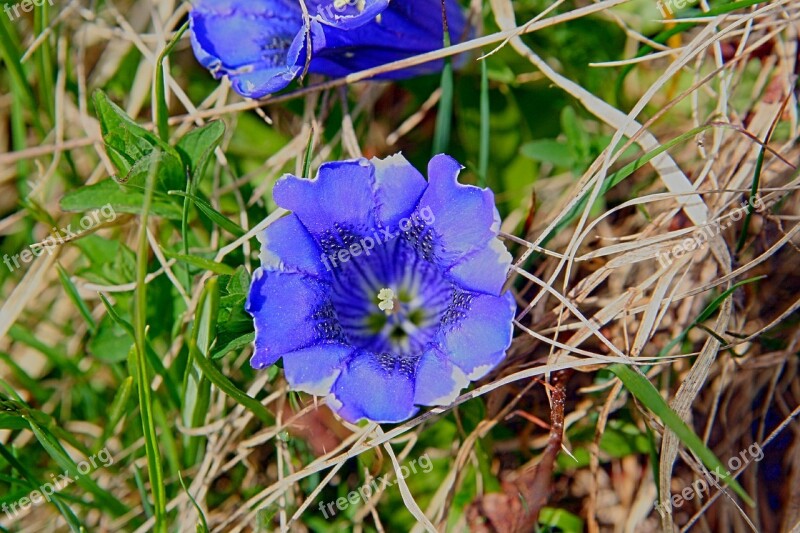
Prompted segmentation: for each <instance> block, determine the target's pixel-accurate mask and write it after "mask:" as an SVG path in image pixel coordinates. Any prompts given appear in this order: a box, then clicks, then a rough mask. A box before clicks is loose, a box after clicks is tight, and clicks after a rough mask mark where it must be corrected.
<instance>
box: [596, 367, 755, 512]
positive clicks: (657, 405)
mask: <svg viewBox="0 0 800 533" xmlns="http://www.w3.org/2000/svg"><path fill="white" fill-rule="evenodd" d="M608 369H609V370H610V371H611V372H613V373H614V374H615V375H616V376H617V377H618V378H619V379H620V381H622V383H623V384H624V385H625V388H626V389H628V391H630V393H631V394H633V395H634V396H635V397H636V399H637V400H639V401H640V402H642V404H644V406H645V407H647V408H648V409H649V410H650V411H652V412H653V414H655V415H656V416H657V417H658V418H659V419H661V421H662V422H663V423H664V425H665V426H666V427H668V428H669V429H670V430H671V431H672V432H673V433H675V435H677V436H678V438H679V439H680V441H681V442H682V443H683V444H684V445H685V446H686V447H687V448H689V449H690V450H691V451H692V452H693V453H694V454H695V455H696V456H697V457H698V458H699V459H700V461H701V462H702V463H703V465H705V467H706V468H708V470H709V471H713V472H716V473H717V474H719V477H720V479H721V480H723V481H725V482H726V483H727V484H728V485H730V487H731V488H732V489H733V490H734V492H736V494H738V495H739V496H740V497H741V498H742V500H744V502H745V503H746V504H747V505H750V506H753V505H754V503H753V500H752V498H750V496H748V494H747V492H745V490H744V489H743V488H742V486H741V485H739V483H738V482H737V481H736V480H735V479H734V478H733V477H731V475H730V473H729V472H728V471H727V470H725V466H724V465H723V464H722V462H721V461H720V460H719V459H718V458H717V456H716V455H714V452H712V451H711V450H710V449H709V448H708V447H707V446H706V445H705V443H704V442H703V441H702V440H700V437H698V436H697V434H696V433H695V432H694V431H692V429H691V428H690V427H689V426H687V425H686V422H684V421H683V420H682V419H681V417H679V416H678V414H677V413H676V412H675V411H673V410H672V408H670V406H669V405H668V404H667V402H666V401H664V398H662V397H661V395H660V394H659V393H658V390H657V389H656V388H655V387H654V386H653V384H652V383H650V381H649V380H648V379H647V378H646V377H644V376H643V375H642V374H641V373H640V372H638V371H636V370H634V369H632V368H631V367H629V366H627V365H623V364H621V363H617V364H613V365H611V366H609V367H608Z"/></svg>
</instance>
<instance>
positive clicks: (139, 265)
mask: <svg viewBox="0 0 800 533" xmlns="http://www.w3.org/2000/svg"><path fill="white" fill-rule="evenodd" d="M157 161H158V158H156V159H155V163H154V165H153V167H152V169H151V171H150V173H149V174H148V176H147V182H146V186H145V195H144V205H143V206H142V217H141V223H140V224H141V225H140V226H139V238H138V243H139V244H138V247H137V253H138V257H137V258H136V290H135V302H134V346H135V352H136V353H135V362H136V375H137V376H136V377H137V380H136V384H137V389H138V392H139V409H140V415H141V417H142V429H143V430H144V442H145V454H146V455H147V470H148V475H149V477H150V488H151V491H152V496H153V506H154V509H155V525H154V527H153V530H154V531H156V532H157V533H167V497H166V491H165V486H164V470H163V467H162V465H161V452H160V450H159V447H158V437H157V435H156V427H155V421H154V419H153V398H152V393H151V389H150V372H149V369H148V366H147V355H146V354H147V345H146V339H147V333H146V330H145V328H146V327H147V283H146V280H145V277H146V276H147V259H148V256H149V253H148V252H149V250H148V241H147V219H148V215H149V214H150V205H151V203H152V201H153V187H155V177H156V172H157V169H158V166H157V165H158V164H157Z"/></svg>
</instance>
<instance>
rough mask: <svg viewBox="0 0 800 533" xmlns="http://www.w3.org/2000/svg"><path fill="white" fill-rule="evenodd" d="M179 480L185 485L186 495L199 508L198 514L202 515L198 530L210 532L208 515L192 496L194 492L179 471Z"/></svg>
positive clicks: (182, 485) (205, 532) (204, 532)
mask: <svg viewBox="0 0 800 533" xmlns="http://www.w3.org/2000/svg"><path fill="white" fill-rule="evenodd" d="M178 481H180V482H181V487H183V490H184V492H186V496H187V497H188V498H189V501H190V502H192V505H193V506H194V508H195V509H196V510H197V516H199V517H200V523H199V524H197V531H198V532H203V533H208V522H207V521H206V515H205V514H204V513H203V509H201V508H200V506H199V505H198V504H197V501H196V500H195V499H194V497H192V494H191V493H190V492H189V489H188V488H187V487H186V483H184V482H183V476H181V473H180V472H178Z"/></svg>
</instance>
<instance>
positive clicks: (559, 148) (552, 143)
mask: <svg viewBox="0 0 800 533" xmlns="http://www.w3.org/2000/svg"><path fill="white" fill-rule="evenodd" d="M520 152H521V153H522V155H524V156H525V157H529V158H530V159H533V160H534V161H542V162H544V163H551V164H553V165H555V166H557V167H562V168H569V167H571V166H572V165H573V164H574V163H575V156H574V155H573V153H572V150H570V149H569V146H567V145H566V144H564V143H562V142H559V141H557V140H555V139H538V140H536V141H530V142H527V143H525V144H523V145H522V146H521V147H520Z"/></svg>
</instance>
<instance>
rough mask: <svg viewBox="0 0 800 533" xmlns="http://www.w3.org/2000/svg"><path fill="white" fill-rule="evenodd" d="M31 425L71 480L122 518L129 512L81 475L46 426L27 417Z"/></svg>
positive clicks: (38, 438) (42, 443)
mask: <svg viewBox="0 0 800 533" xmlns="http://www.w3.org/2000/svg"><path fill="white" fill-rule="evenodd" d="M25 419H26V420H27V421H28V424H30V428H31V431H33V434H34V435H35V436H36V440H38V441H39V444H41V445H42V447H43V448H44V449H45V451H46V452H47V454H48V455H49V456H50V457H52V458H53V460H54V461H55V462H56V464H58V466H59V467H60V468H63V469H64V471H65V472H68V473H69V475H70V476H71V477H70V479H71V480H72V481H74V482H75V483H77V484H78V485H80V486H81V487H82V488H83V489H85V490H86V491H88V492H90V493H91V494H92V495H93V496H94V497H95V498H97V501H98V502H99V503H102V504H103V505H104V506H105V507H106V508H108V509H110V510H111V511H112V512H113V513H114V514H116V515H117V516H121V515H123V514H125V513H127V512H128V511H129V509H128V507H127V506H126V505H125V504H123V503H122V502H121V501H120V500H119V499H117V498H116V497H114V496H113V495H112V494H110V493H108V492H106V491H105V490H103V489H102V488H100V486H99V485H97V483H95V481H94V480H93V479H92V478H91V477H89V476H88V475H84V474H81V473H80V471H79V470H78V465H76V464H75V461H73V460H72V457H70V456H69V454H68V453H67V451H66V450H65V449H64V447H63V446H61V443H60V442H59V441H58V439H56V437H55V436H54V435H53V434H52V433H51V432H50V431H49V430H48V429H47V428H45V427H44V426H41V425H39V424H38V423H37V422H36V420H34V417H32V416H25Z"/></svg>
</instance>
